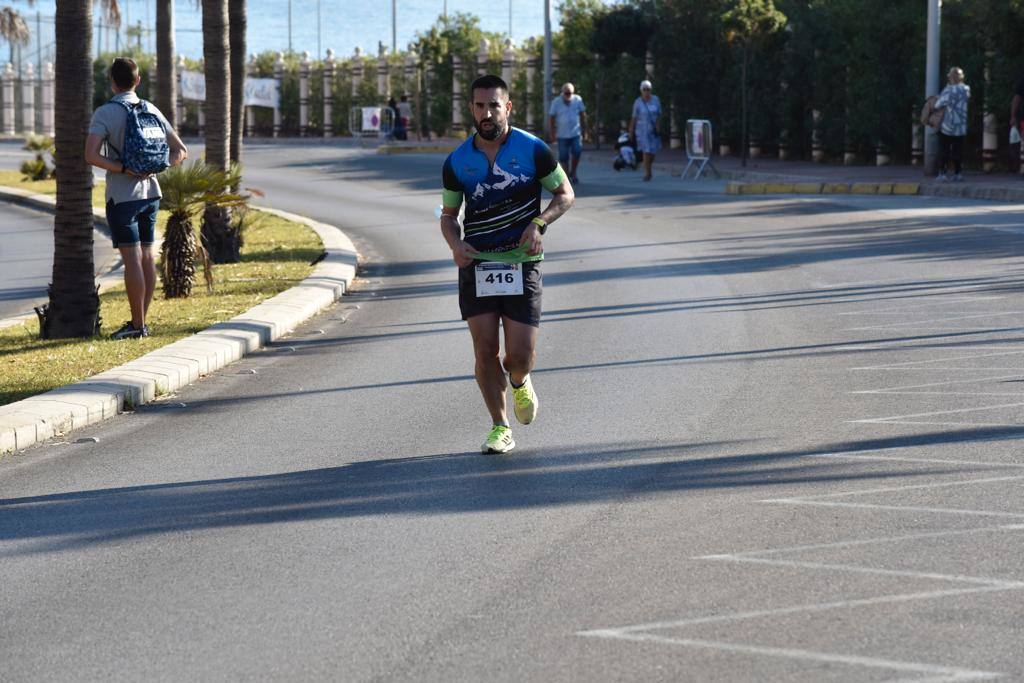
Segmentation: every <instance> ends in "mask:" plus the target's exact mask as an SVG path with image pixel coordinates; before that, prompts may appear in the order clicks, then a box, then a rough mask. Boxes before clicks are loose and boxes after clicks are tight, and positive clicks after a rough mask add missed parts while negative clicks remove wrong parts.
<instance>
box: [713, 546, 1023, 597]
mask: <svg viewBox="0 0 1024 683" xmlns="http://www.w3.org/2000/svg"><path fill="white" fill-rule="evenodd" d="M696 559H705V560H717V561H726V562H748V563H751V564H768V565H773V566H776V567H797V568H799V569H828V570H830V571H834V572H851V573H854V574H874V575H877V576H902V577H906V578H910V579H920V580H922V581H951V582H955V583H971V584H976V585H980V586H985V588H975V589H966V588H965V589H960V590H962V591H967V592H976V591H980V590H1020V589H1021V588H1024V581H1007V580H1006V579H993V578H988V577H984V576H960V575H957V574H938V573H934V572H917V571H913V570H911V569H880V568H878V567H861V566H859V565H850V564H831V563H828V562H800V561H797V560H776V559H772V558H768V557H737V556H735V555H705V556H704V557H702V558H696ZM940 592H944V591H940ZM905 595H927V594H918V593H913V594H906V593H905V594H901V595H898V596H895V597H898V598H902V597H903V596H905ZM889 597H893V596H889ZM884 598H885V596H882V597H878V598H866V599H870V600H876V601H877V600H883V601H884ZM914 599H915V600H916V599H918V598H916V597H915V598H914ZM843 602H846V601H843Z"/></svg>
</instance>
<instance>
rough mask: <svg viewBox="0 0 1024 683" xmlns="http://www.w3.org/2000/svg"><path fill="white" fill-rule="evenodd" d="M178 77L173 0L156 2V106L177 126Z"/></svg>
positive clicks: (158, 0)
mask: <svg viewBox="0 0 1024 683" xmlns="http://www.w3.org/2000/svg"><path fill="white" fill-rule="evenodd" d="M177 104H178V78H177V74H176V68H175V64H174V0H157V3H156V107H157V109H159V110H160V111H161V112H163V115H164V116H165V117H166V118H167V120H168V121H169V122H170V124H171V126H173V127H175V128H177V126H178V121H177V117H178V107H177Z"/></svg>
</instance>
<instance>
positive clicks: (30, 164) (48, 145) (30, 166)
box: [21, 135, 56, 180]
mask: <svg viewBox="0 0 1024 683" xmlns="http://www.w3.org/2000/svg"><path fill="white" fill-rule="evenodd" d="M22 149H25V150H28V151H29V152H35V153H36V156H35V158H33V159H27V160H26V161H24V162H22V164H21V174H22V175H23V176H25V180H49V179H50V178H53V177H55V175H56V173H55V171H56V169H55V168H54V163H53V152H54V146H53V138H48V137H44V136H42V135H30V136H28V139H27V140H25V146H24V147H22ZM47 155H49V156H50V163H49V164H47V163H46V156H47Z"/></svg>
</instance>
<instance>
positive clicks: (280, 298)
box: [0, 193, 358, 454]
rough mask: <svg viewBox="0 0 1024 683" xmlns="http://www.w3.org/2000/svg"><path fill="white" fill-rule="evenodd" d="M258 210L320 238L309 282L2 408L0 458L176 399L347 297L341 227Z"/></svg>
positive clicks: (350, 260) (346, 252) (349, 261)
mask: <svg viewBox="0 0 1024 683" xmlns="http://www.w3.org/2000/svg"><path fill="white" fill-rule="evenodd" d="M30 194H31V193H30ZM22 201H23V202H24V203H26V204H28V205H31V206H34V207H36V208H43V209H49V210H51V211H52V210H53V208H54V203H53V198H52V197H49V196H46V195H43V196H41V197H39V198H30V197H22ZM258 210H259V211H263V212H266V213H268V214H272V215H275V216H278V217H280V218H284V219H286V220H289V221H294V222H297V223H302V224H304V225H306V226H308V227H309V228H310V229H312V230H313V232H315V233H316V235H317V236H318V237H319V239H320V241H321V242H322V244H323V249H324V251H325V252H326V255H325V256H324V258H323V259H322V260H321V261H320V263H319V264H318V265H317V266H316V267H315V269H314V270H313V272H312V273H311V274H310V275H309V276H308V277H306V278H305V279H303V280H302V281H301V282H299V284H297V285H295V286H293V287H291V288H290V289H287V290H285V291H283V292H281V293H279V294H277V295H275V296H273V297H271V298H269V299H266V300H265V301H262V302H261V303H259V304H257V305H256V306H253V307H252V308H250V309H248V310H246V311H245V312H243V313H241V314H239V315H236V316H234V317H232V318H230V319H229V320H225V321H223V322H218V323H216V324H214V325H212V326H210V327H208V328H206V329H204V330H202V331H200V332H198V333H196V334H193V335H191V336H187V337H184V338H181V339H178V340H177V341H174V342H172V343H170V344H167V345H165V346H163V347H160V348H157V349H155V350H153V351H151V352H149V353H146V354H145V355H142V356H140V357H138V358H135V359H134V360H131V361H129V362H127V363H124V364H121V365H118V366H117V367H114V368H110V369H108V370H104V371H102V372H99V373H97V374H94V375H91V376H89V377H88V378H86V379H83V380H81V381H78V382H74V383H70V384H68V385H66V386H62V387H58V388H55V389H52V390H50V391H46V392H43V393H39V394H36V395H34V396H30V397H28V398H25V399H22V400H19V401H15V402H13V403H8V404H7V405H4V406H0V454H5V453H10V452H14V451H20V450H22V449H24V448H27V447H29V446H32V445H34V444H37V443H40V442H43V441H45V440H47V439H50V438H53V437H54V436H60V435H63V434H66V433H67V432H69V431H72V430H74V429H78V428H80V427H84V426H87V425H90V424H94V423H96V422H98V421H101V420H105V419H109V418H111V417H113V416H115V415H117V414H118V413H120V412H122V411H123V410H124V409H125V408H126V407H134V406H137V405H141V404H143V403H146V402H149V401H152V400H154V399H155V398H156V397H159V396H161V395H165V394H168V393H171V392H174V391H176V390H178V389H180V388H182V387H184V386H186V385H188V384H189V383H191V382H194V381H196V380H197V379H199V378H200V377H202V376H203V375H207V374H210V373H212V372H214V371H216V370H218V369H220V368H222V367H224V366H225V365H227V364H229V363H232V362H234V361H235V360H238V359H240V358H242V357H243V356H245V355H246V354H249V353H252V352H253V351H255V350H257V349H259V348H261V347H263V346H265V345H266V344H268V343H270V342H272V341H274V340H276V339H278V338H280V337H281V336H283V335H285V334H287V333H289V332H290V331H291V330H292V329H294V328H295V327H296V326H297V325H299V324H301V323H302V322H304V321H305V320H308V319H309V318H310V317H312V316H314V315H316V314H317V313H318V312H319V311H321V310H323V309H324V308H326V307H327V306H330V305H331V304H332V303H334V302H335V301H336V300H337V299H338V298H339V297H341V296H342V294H344V293H345V292H346V291H347V290H348V288H349V287H350V286H351V283H352V280H353V279H354V278H355V274H356V268H357V259H358V256H357V253H356V250H355V247H354V245H353V244H352V242H351V240H349V239H348V238H347V237H346V236H345V235H344V234H343V233H342V232H341V231H340V230H339V229H338V228H336V227H334V226H331V225H327V224H324V223H319V222H317V221H313V220H311V219H308V218H305V217H303V216H298V215H295V214H290V213H287V212H283V211H278V210H275V209H271V208H262V207H261V208H258ZM236 310H237V309H236ZM120 343H125V342H120ZM127 343H133V342H132V341H128V342H127Z"/></svg>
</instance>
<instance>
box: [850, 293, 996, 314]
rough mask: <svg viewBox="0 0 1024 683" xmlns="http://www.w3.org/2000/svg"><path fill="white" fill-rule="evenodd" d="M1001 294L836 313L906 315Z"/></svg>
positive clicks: (985, 299) (987, 298)
mask: <svg viewBox="0 0 1024 683" xmlns="http://www.w3.org/2000/svg"><path fill="white" fill-rule="evenodd" d="M1005 298H1006V297H1004V296H1002V295H994V296H957V297H952V298H949V299H942V300H941V301H925V302H922V303H918V304H914V305H913V306H890V307H889V308H879V309H877V310H865V311H847V312H845V313H836V315H906V314H907V313H910V312H912V311H916V310H920V309H922V308H928V307H930V306H946V305H948V304H951V303H961V302H964V301H994V300H996V299H1005Z"/></svg>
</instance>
